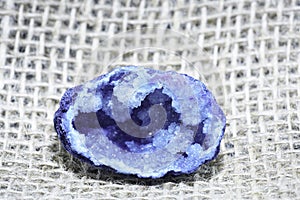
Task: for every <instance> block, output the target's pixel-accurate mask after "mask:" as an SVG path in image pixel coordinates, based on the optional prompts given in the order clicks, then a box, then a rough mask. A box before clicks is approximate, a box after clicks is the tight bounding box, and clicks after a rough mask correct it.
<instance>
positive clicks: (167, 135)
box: [54, 66, 226, 178]
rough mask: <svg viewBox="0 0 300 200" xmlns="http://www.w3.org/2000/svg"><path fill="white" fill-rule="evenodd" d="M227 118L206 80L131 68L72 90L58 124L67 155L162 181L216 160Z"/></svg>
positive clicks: (62, 104)
mask: <svg viewBox="0 0 300 200" xmlns="http://www.w3.org/2000/svg"><path fill="white" fill-rule="evenodd" d="M225 120H226V119H225V116H224V113H223V112H222V110H221V109H220V107H219V106H218V104H217V102H216V101H215V99H214V97H213V96H212V94H211V93H210V92H209V91H208V90H207V88H206V87H205V85H204V84H203V83H202V82H200V81H198V80H196V79H194V78H192V77H190V76H187V75H184V74H179V73H177V72H174V71H158V70H153V69H148V68H143V67H136V66H125V67H119V68H116V69H114V70H113V71H111V72H109V73H107V74H105V75H102V76H100V77H98V78H96V79H94V80H91V81H89V82H87V83H85V84H83V85H79V86H76V87H74V88H71V89H68V90H67V91H66V92H65V94H64V95H63V97H62V99H61V102H60V107H59V109H58V110H57V111H56V113H55V117H54V126H55V129H56V131H57V133H58V136H59V138H60V140H61V142H62V144H63V146H64V147H65V149H66V150H67V151H68V152H70V153H71V154H73V155H74V156H76V157H78V158H79V159H81V160H83V161H87V162H89V163H91V164H92V165H95V166H108V167H110V168H113V169H114V170H116V171H117V172H119V173H124V174H136V175H137V176H139V177H151V178H159V177H162V176H164V175H165V174H166V173H168V172H171V173H174V174H181V173H191V172H194V171H195V170H197V168H198V167H199V166H200V165H201V164H203V163H205V162H207V161H209V160H212V159H214V158H215V157H216V155H217V154H218V152H219V145H220V142H221V139H222V137H223V134H224V130H225Z"/></svg>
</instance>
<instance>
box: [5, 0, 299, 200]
mask: <svg viewBox="0 0 300 200" xmlns="http://www.w3.org/2000/svg"><path fill="white" fill-rule="evenodd" d="M299 52H300V2H299V1H298V0H287V1H283V0H278V1H276V0H275V1H271V0H266V1H238V0H233V1H223V0H221V1H196V0H190V1H189V0H187V1H183V0H178V1H175V0H173V1H163V0H153V1H146V0H141V1H139V0H128V1H125V0H120V1H117V0H115V1H112V2H110V1H104V0H99V1H98V0H85V1H84V0H74V1H71V0H47V1H46V0H44V1H42V0H41V1H38V0H6V1H5V0H0V199H45V198H47V199H72V198H75V199H119V198H122V199H124V198H129V199H165V198H166V199H245V198H250V199H276V198H282V199H300V128H299V126H300V54H299ZM117 64H136V65H142V66H150V67H154V68H162V69H173V70H177V71H179V72H182V73H188V74H190V75H192V76H195V77H197V78H200V79H202V80H203V81H204V82H205V83H206V84H207V86H208V88H209V89H210V90H211V91H212V92H213V94H214V95H215V97H216V99H217V101H218V102H219V104H220V105H221V107H222V108H223V110H224V112H225V113H226V116H227V129H226V132H225V136H224V139H223V141H222V144H221V151H220V154H219V156H218V157H217V159H216V160H214V161H213V162H211V163H208V164H205V165H203V166H201V167H200V168H199V170H198V171H197V172H196V173H194V174H191V175H182V176H178V177H174V176H170V175H168V176H166V177H165V178H161V179H157V180H148V179H138V178H136V177H134V176H122V175H117V174H114V173H112V172H108V171H105V170H101V169H95V168H93V167H90V166H89V165H87V164H83V163H82V162H81V161H79V160H77V159H74V158H73V157H72V156H70V155H69V154H68V153H67V152H66V151H65V150H64V149H63V148H62V146H61V144H60V141H59V140H58V138H57V135H56V132H55V130H54V128H53V121H52V120H53V114H54V112H55V110H56V109H57V108H58V104H59V100H60V98H61V96H62V94H63V92H64V91H65V90H66V89H67V88H69V87H72V86H74V85H76V84H79V83H82V82H83V81H87V80H89V79H92V78H94V77H96V76H98V75H100V74H102V73H104V72H106V71H108V70H109V66H110V65H111V66H115V65H117Z"/></svg>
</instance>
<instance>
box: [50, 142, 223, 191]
mask: <svg viewBox="0 0 300 200" xmlns="http://www.w3.org/2000/svg"><path fill="white" fill-rule="evenodd" d="M49 150H50V151H52V154H53V157H52V161H54V162H57V163H58V164H59V165H62V166H63V168H64V169H65V170H66V171H71V172H73V173H74V174H75V176H77V177H78V178H79V179H81V178H82V177H86V178H87V179H93V180H99V181H104V182H112V183H114V184H120V185H122V184H132V185H144V186H155V185H161V184H164V183H168V182H170V183H175V184H176V183H181V182H182V183H193V182H195V181H209V180H210V179H211V178H212V177H213V176H215V175H216V174H218V173H219V172H220V171H221V170H222V168H223V163H222V162H221V160H222V156H221V155H219V156H217V158H216V159H214V160H213V161H210V162H208V163H205V164H203V165H201V166H200V167H199V169H198V170H197V171H196V172H194V173H191V174H181V175H174V174H172V173H168V174H166V175H165V176H163V177H161V178H157V179H152V178H138V177H137V176H135V175H124V174H120V173H117V172H115V171H114V170H113V169H111V168H109V167H94V166H92V165H90V164H88V163H84V162H82V161H81V160H79V159H77V158H75V157H73V156H72V155H70V154H69V153H68V152H67V151H66V150H65V149H64V148H63V147H62V146H61V144H60V142H59V140H56V141H55V143H53V144H52V145H51V146H49Z"/></svg>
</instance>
